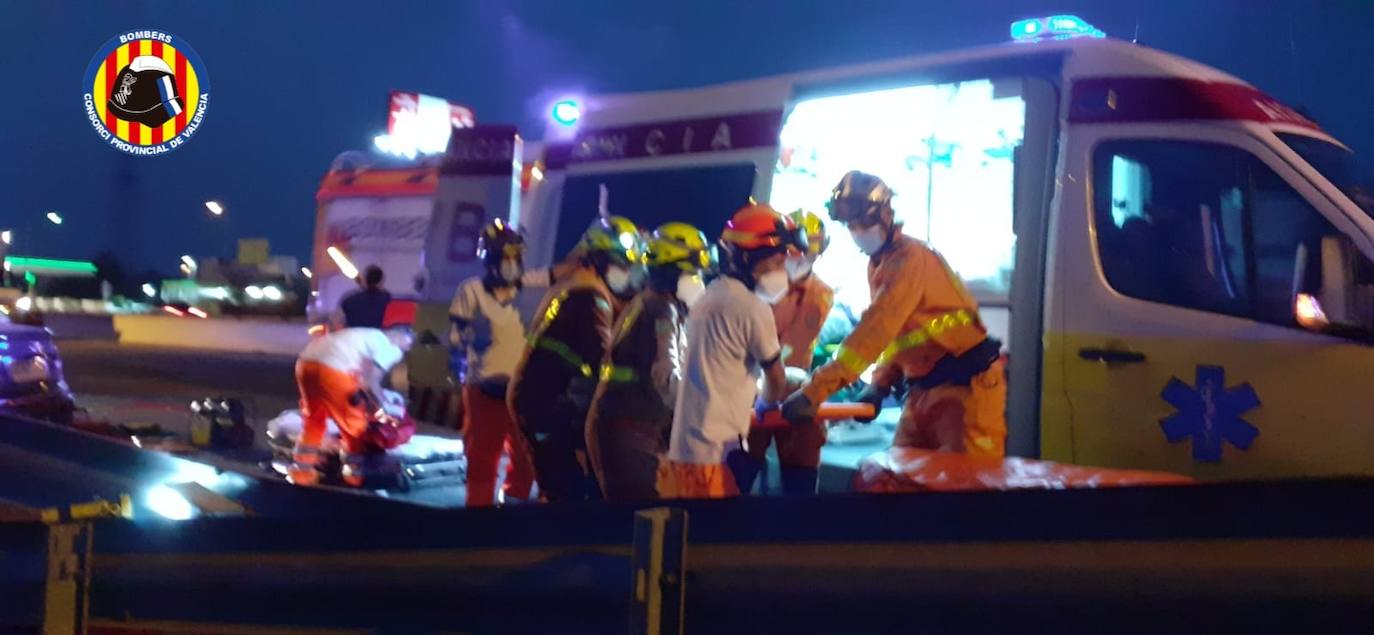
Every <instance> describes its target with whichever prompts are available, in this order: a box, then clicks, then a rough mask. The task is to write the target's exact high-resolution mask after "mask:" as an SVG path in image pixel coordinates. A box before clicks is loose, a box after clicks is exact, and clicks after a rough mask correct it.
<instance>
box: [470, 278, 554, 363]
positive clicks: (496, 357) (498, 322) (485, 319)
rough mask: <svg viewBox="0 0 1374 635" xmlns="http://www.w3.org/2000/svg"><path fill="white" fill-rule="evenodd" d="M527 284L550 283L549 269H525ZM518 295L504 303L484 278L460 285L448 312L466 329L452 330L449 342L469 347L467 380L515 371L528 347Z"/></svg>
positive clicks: (524, 281) (512, 295)
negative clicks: (517, 304) (488, 290)
mask: <svg viewBox="0 0 1374 635" xmlns="http://www.w3.org/2000/svg"><path fill="white" fill-rule="evenodd" d="M521 285H522V286H524V287H547V286H549V270H548V269H537V270H530V271H527V272H525V275H524V278H523V279H522V280H521ZM514 298H515V294H514V293H512V294H511V300H510V301H509V302H502V301H501V300H499V299H497V298H496V296H494V295H492V294H491V293H488V292H487V288H486V287H485V286H483V285H482V279H481V278H468V279H467V280H464V281H463V284H461V285H458V291H457V292H456V293H454V294H453V303H452V304H450V305H449V308H448V312H449V315H451V316H453V317H457V318H462V319H463V320H466V321H467V323H468V327H467V329H465V330H464V331H463V332H461V333H460V332H459V331H458V329H457V328H454V329H452V330H451V331H450V332H449V343H450V344H453V345H454V346H465V347H467V357H468V374H467V382H468V383H476V382H479V381H482V380H483V379H487V378H488V377H498V376H501V375H505V376H507V377H510V376H512V375H514V374H515V367H516V365H518V364H519V363H520V355H521V354H523V353H524V350H525V322H524V320H523V319H521V317H520V308H519V307H518V306H516V303H515V299H514Z"/></svg>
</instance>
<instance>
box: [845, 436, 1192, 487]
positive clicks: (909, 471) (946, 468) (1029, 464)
mask: <svg viewBox="0 0 1374 635" xmlns="http://www.w3.org/2000/svg"><path fill="white" fill-rule="evenodd" d="M1193 482H1194V481H1193V479H1191V478H1189V477H1186V476H1181V475H1178V474H1170V473H1168V472H1150V471H1146V470H1117V469H1108V468H1102V467H1088V466H1084V465H1068V464H1064V463H1055V462H1052V461H1037V460H1034V459H1023V458H1020V457H1007V458H1005V459H998V458H987V457H974V456H968V455H965V454H955V453H951V452H937V451H934V450H919V449H916V448H897V447H894V448H889V449H888V450H886V451H884V452H878V453H875V454H872V455H870V456H868V457H867V458H865V459H864V460H863V461H860V462H859V470H858V473H857V474H855V475H854V490H855V491H859V492H873V493H883V492H886V493H901V492H950V491H970V490H1009V489H1075V488H1086V489H1092V488H1100V487H1131V486H1140V485H1187V484H1190V483H1193Z"/></svg>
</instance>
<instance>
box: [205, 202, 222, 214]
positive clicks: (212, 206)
mask: <svg viewBox="0 0 1374 635" xmlns="http://www.w3.org/2000/svg"><path fill="white" fill-rule="evenodd" d="M205 209H208V210H210V213H211V214H214V215H215V216H223V215H224V206H223V205H220V203H219V201H205Z"/></svg>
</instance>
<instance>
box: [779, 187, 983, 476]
mask: <svg viewBox="0 0 1374 635" xmlns="http://www.w3.org/2000/svg"><path fill="white" fill-rule="evenodd" d="M830 217H831V218H832V219H834V220H836V221H839V222H842V223H845V224H846V225H847V226H848V228H849V234H850V236H851V237H852V238H853V239H854V242H855V243H856V244H857V245H858V246H859V249H860V250H862V251H863V252H864V253H865V254H868V256H869V258H870V259H871V260H870V261H869V264H868V285H869V289H870V291H871V293H872V296H873V301H872V304H870V305H869V307H868V310H867V311H864V314H863V317H862V318H861V319H860V320H859V323H858V325H856V326H855V327H854V331H853V332H852V333H850V334H849V336H848V337H846V338H845V340H844V343H843V344H841V345H840V348H839V350H838V351H836V353H835V359H834V360H832V361H831V362H830V363H828V364H826V365H825V366H822V367H821V368H820V369H818V370H817V371H816V372H815V374H813V375H812V376H811V380H810V382H809V383H807V385H806V386H804V387H803V388H802V389H801V390H799V391H797V392H795V393H793V394H792V395H791V396H789V397H788V398H787V401H786V402H785V403H784V404H783V408H782V411H783V416H784V417H785V418H787V419H788V420H789V421H793V422H804V421H806V420H809V419H812V418H814V416H815V413H816V406H817V405H819V404H820V403H821V402H823V401H825V399H826V398H827V397H829V396H830V395H831V394H833V393H834V392H835V391H837V390H839V389H841V388H843V387H845V386H847V385H849V384H851V383H853V382H854V380H856V379H858V378H859V375H860V374H861V373H863V372H864V370H866V369H867V368H868V367H869V365H871V364H874V363H876V364H877V367H876V368H875V369H874V372H873V382H872V383H871V384H870V385H869V386H868V387H867V388H865V389H864V391H863V392H862V393H860V395H859V400H860V401H863V402H867V403H870V404H873V405H874V406H875V407H877V406H880V405H881V404H882V402H883V400H884V399H886V398H887V396H888V394H889V393H890V392H891V391H892V389H893V388H894V387H895V386H897V385H898V384H899V383H900V384H901V385H903V386H904V387H905V388H906V401H905V404H904V405H903V408H902V418H901V423H900V424H899V425H898V428H897V436H896V438H895V439H893V442H892V443H893V445H896V446H904V447H915V448H921V449H927V450H941V451H945V452H962V453H966V454H970V455H976V456H984V457H996V458H1001V457H1002V456H1003V455H1004V454H1005V448H1006V437H1007V424H1006V404H1007V385H1006V381H1005V378H1004V376H1003V372H1004V371H1003V363H1002V361H1001V347H1002V344H1001V342H998V341H997V340H996V339H994V338H992V337H988V332H987V329H986V328H985V327H984V326H983V321H982V319H981V318H979V316H978V303H977V301H975V300H974V298H973V294H971V293H969V291H968V289H967V288H965V286H964V283H963V281H962V280H960V279H959V276H958V275H956V274H955V273H954V271H953V270H952V269H950V268H949V265H948V264H947V263H946V262H945V259H944V258H943V257H941V256H940V255H939V254H938V253H936V252H935V251H933V250H932V249H931V248H930V247H927V246H926V245H925V243H922V242H921V241H919V240H916V239H915V238H912V237H910V236H907V235H905V234H903V233H902V231H901V229H902V227H901V224H900V223H897V222H896V221H895V220H894V215H893V211H892V191H891V190H889V189H888V187H887V184H886V183H884V182H883V181H882V179H879V178H878V177H876V176H873V175H871V174H865V173H863V172H857V171H856V172H850V173H848V174H846V175H845V176H844V178H843V179H841V180H840V183H839V185H836V186H835V189H834V192H832V194H831V199H830Z"/></svg>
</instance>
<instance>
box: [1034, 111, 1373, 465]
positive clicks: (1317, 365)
mask: <svg viewBox="0 0 1374 635" xmlns="http://www.w3.org/2000/svg"><path fill="white" fill-rule="evenodd" d="M1261 134H1267V131H1266V130H1264V129H1258V130H1256V129H1252V128H1250V127H1248V126H1247V125H1245V124H1239V123H1223V124H1214V123H1178V122H1170V123H1168V124H1166V125H1159V124H1141V123H1124V124H1107V125H1103V124H1096V125H1076V126H1073V127H1071V128H1070V133H1069V134H1068V135H1067V136H1068V141H1067V147H1066V148H1065V151H1064V165H1065V172H1064V176H1063V178H1064V180H1063V189H1062V191H1061V199H1060V204H1059V206H1058V210H1059V214H1058V215H1057V218H1056V227H1055V241H1056V242H1057V245H1055V247H1054V249H1053V251H1052V253H1053V260H1052V264H1051V270H1052V275H1053V276H1054V281H1053V283H1052V285H1051V292H1050V294H1049V296H1048V302H1049V303H1050V308H1049V312H1048V316H1049V317H1048V318H1047V324H1046V332H1047V336H1046V342H1047V350H1046V361H1047V366H1046V367H1047V373H1046V390H1045V395H1044V399H1045V401H1046V403H1045V412H1046V413H1047V416H1046V417H1045V418H1044V420H1043V422H1042V423H1043V426H1044V436H1043V439H1044V455H1045V457H1046V458H1049V459H1053V460H1063V461H1072V462H1074V463H1080V464H1085V465H1094V466H1103V467H1118V468H1146V469H1154V470H1165V471H1169V472H1175V473H1180V474H1189V475H1193V476H1196V477H1200V478H1240V477H1285V476H1299V475H1303V476H1306V475H1322V474H1351V473H1360V472H1370V471H1374V453H1371V452H1370V448H1374V425H1370V424H1371V420H1370V413H1371V412H1374V391H1371V390H1370V378H1371V377H1374V349H1371V347H1370V345H1369V341H1368V340H1367V339H1364V338H1366V337H1367V335H1368V328H1367V327H1368V325H1369V324H1370V317H1371V316H1370V315H1369V314H1368V311H1369V306H1368V302H1367V300H1368V298H1369V294H1370V289H1371V288H1370V286H1369V284H1370V282H1371V280H1370V278H1369V272H1370V269H1371V267H1370V262H1369V259H1368V258H1367V254H1369V253H1374V251H1371V245H1370V244H1369V240H1368V239H1367V238H1366V236H1365V235H1364V234H1363V233H1361V232H1360V231H1359V229H1358V227H1357V225H1356V224H1355V223H1354V222H1353V221H1352V220H1351V218H1350V217H1349V216H1346V215H1345V214H1344V212H1342V211H1341V209H1340V208H1339V207H1337V206H1336V205H1335V204H1334V203H1333V202H1332V201H1331V200H1330V199H1328V198H1326V197H1325V196H1324V195H1322V194H1321V193H1320V191H1319V190H1318V189H1317V188H1316V187H1314V185H1313V184H1312V183H1311V182H1310V181H1309V180H1308V179H1307V178H1306V177H1305V176H1304V175H1303V174H1302V173H1301V172H1300V171H1298V170H1297V169H1296V168H1295V167H1294V166H1293V165H1292V164H1290V163H1288V162H1287V161H1286V160H1285V159H1283V158H1282V157H1281V156H1280V155H1279V154H1277V153H1276V152H1275V151H1273V150H1272V149H1271V148H1270V146H1268V145H1266V144H1265V143H1264V142H1263V141H1262V140H1261V138H1260V137H1259V136H1257V135H1261ZM1270 136H1272V135H1270ZM1361 252H1363V253H1361ZM1339 285H1344V286H1345V287H1348V288H1347V289H1346V291H1353V293H1346V294H1344V295H1345V297H1351V298H1356V299H1359V298H1364V300H1365V301H1364V302H1363V304H1362V306H1360V307H1356V308H1354V309H1350V310H1346V309H1343V310H1342V311H1341V312H1342V313H1343V314H1346V315H1347V316H1348V315H1355V317H1356V318H1357V319H1356V321H1362V322H1363V326H1362V327H1351V328H1347V329H1345V331H1344V332H1345V333H1346V335H1344V336H1338V335H1333V334H1330V333H1322V332H1313V328H1319V327H1317V326H1314V325H1313V324H1311V322H1313V321H1314V320H1317V319H1318V318H1319V317H1320V307H1321V302H1323V301H1325V302H1327V303H1328V305H1332V306H1334V304H1333V303H1334V302H1335V301H1336V298H1334V297H1332V296H1331V295H1330V294H1331V293H1332V292H1333V290H1332V289H1331V287H1333V286H1339ZM1337 291H1338V290H1337ZM1304 298H1306V299H1305V300H1304ZM1314 309H1315V310H1314ZM1361 312H1363V314H1360V313H1361ZM1333 319H1335V316H1333ZM1302 323H1307V324H1308V326H1307V327H1305V326H1303V324H1302ZM1347 326H1350V325H1347ZM1050 413H1052V414H1053V415H1054V416H1048V415H1049V414H1050Z"/></svg>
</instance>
